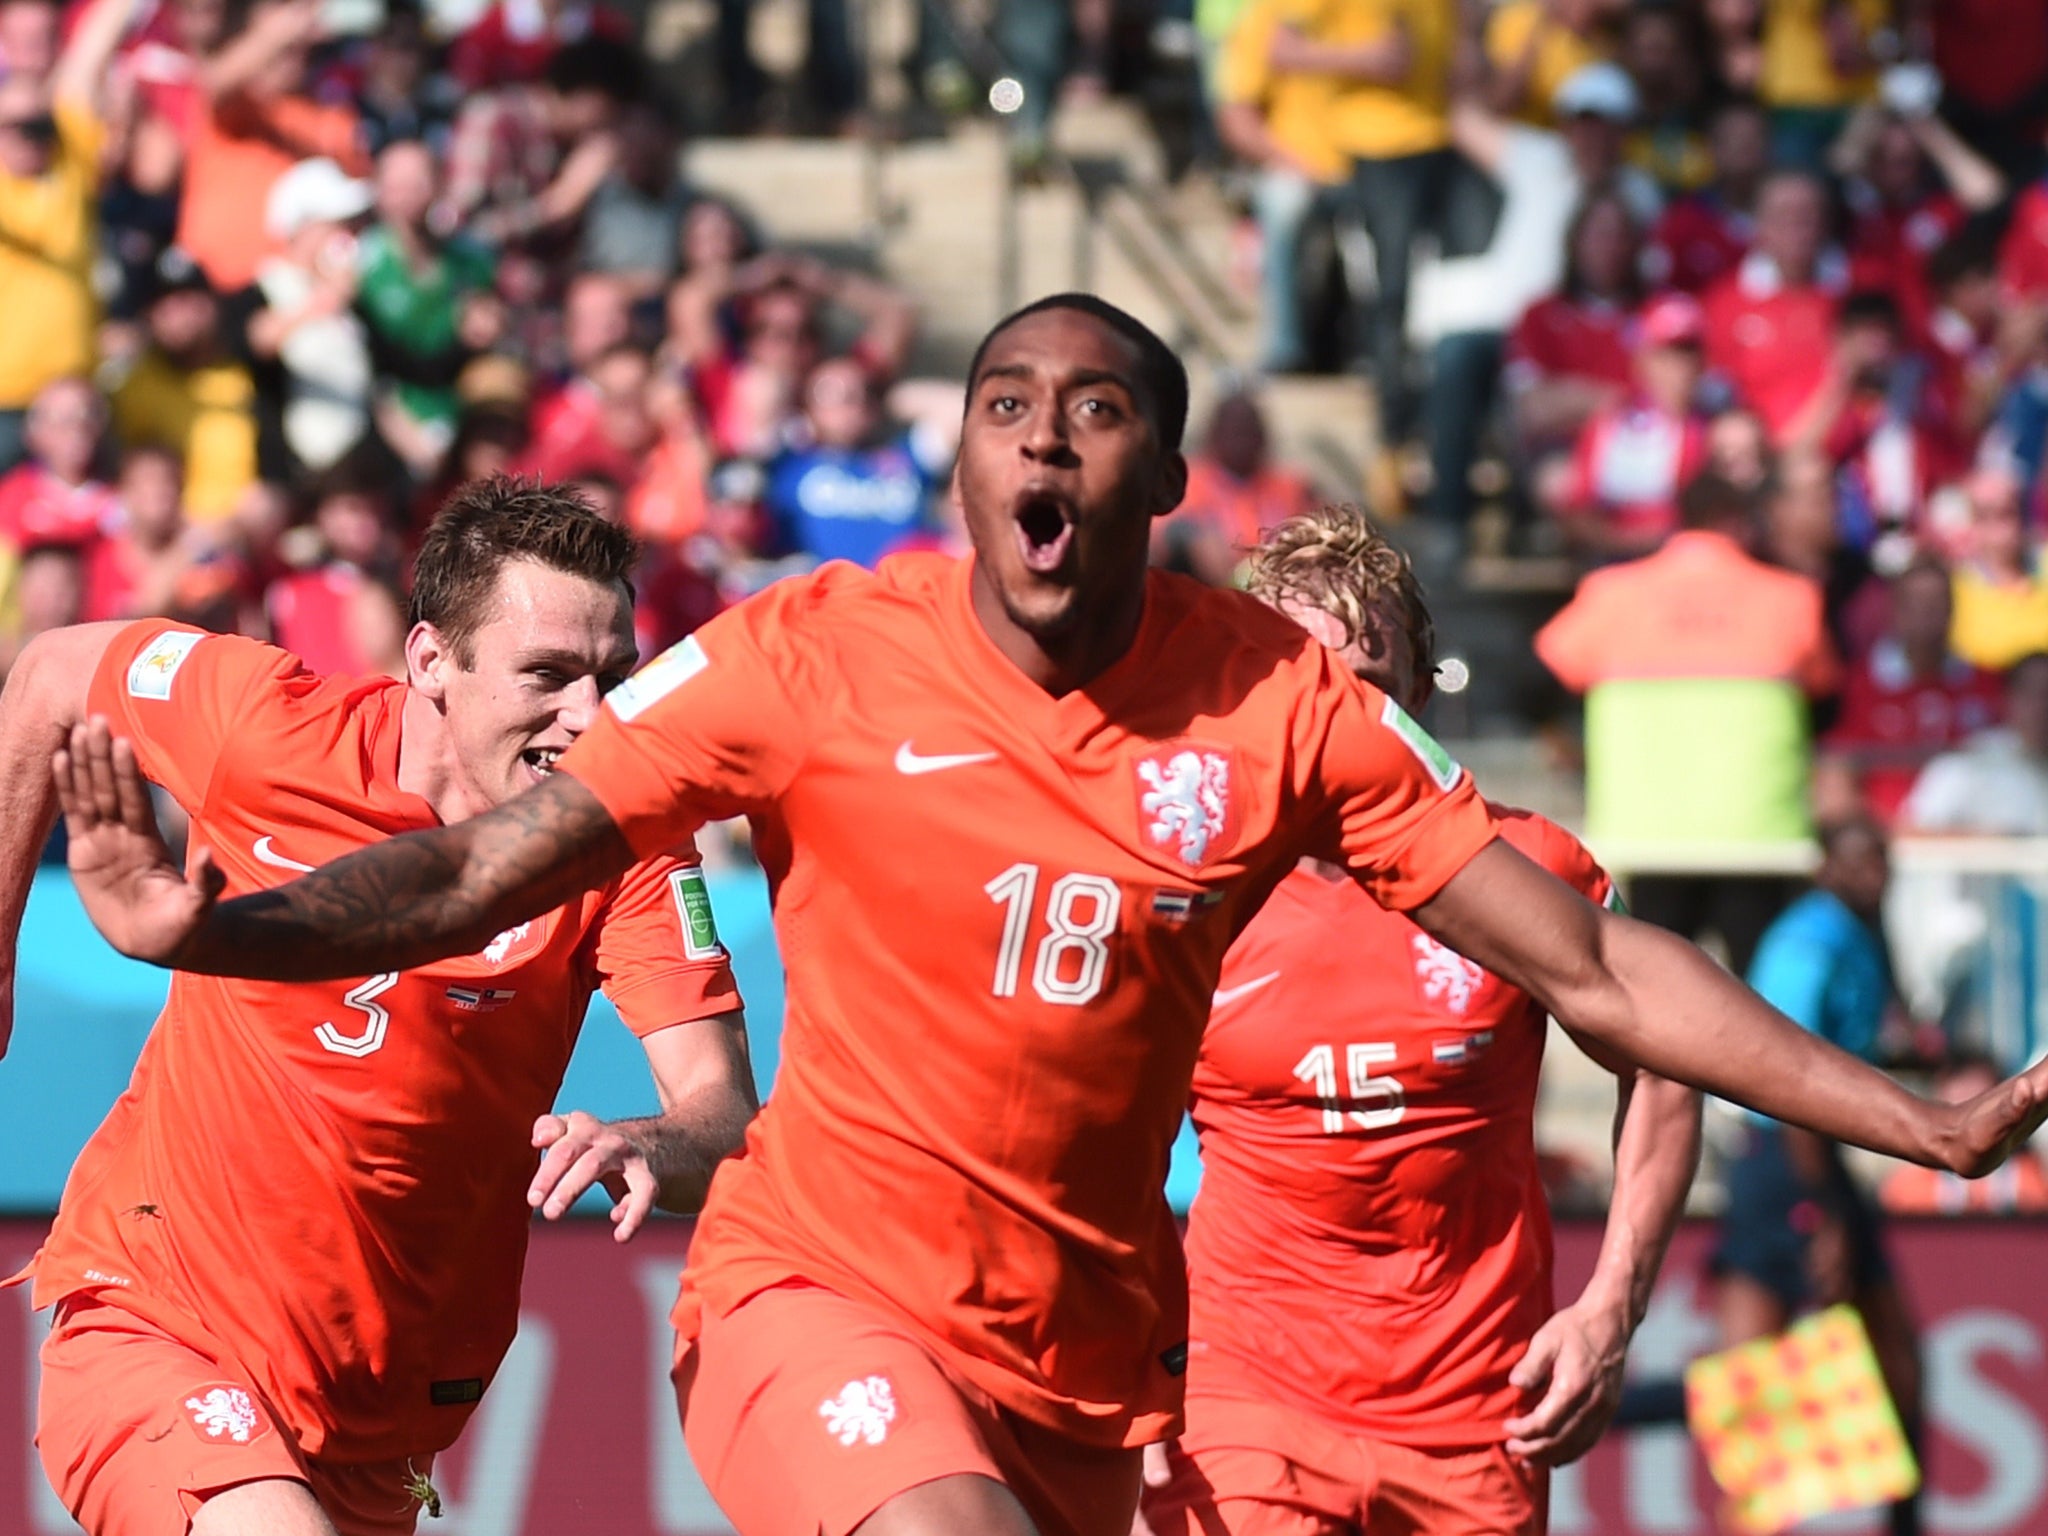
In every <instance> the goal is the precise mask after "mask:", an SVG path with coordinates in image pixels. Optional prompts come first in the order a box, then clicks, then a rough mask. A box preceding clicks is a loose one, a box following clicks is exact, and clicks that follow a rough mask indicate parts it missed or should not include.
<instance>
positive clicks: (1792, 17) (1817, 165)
mask: <svg viewBox="0 0 2048 1536" xmlns="http://www.w3.org/2000/svg"><path fill="white" fill-rule="evenodd" d="M1889 11H1890V5H1889V0H1765V4H1764V25H1763V57H1762V73H1761V76H1760V78H1759V80H1758V83H1757V95H1758V96H1760V97H1761V98H1762V99H1763V103H1764V105H1765V106H1767V107H1769V108H1770V109H1771V158H1772V159H1773V160H1776V161H1778V162H1779V163H1780V164H1784V165H1797V166H1804V167H1806V168H1807V169H1809V170H1821V169H1824V168H1825V167H1824V164H1823V160H1824V157H1825V156H1826V154H1827V148H1828V145H1829V144H1831V143H1833V142H1834V139H1835V135H1836V134H1838V133H1840V132H1841V130H1842V125H1843V124H1844V123H1845V122H1846V121H1847V120H1848V116H1849V109H1850V108H1851V107H1853V106H1855V105H1856V104H1857V103H1858V102H1860V101H1864V100H1866V99H1868V97H1869V96H1870V94H1871V92H1872V90H1873V89H1874V87H1875V86H1876V83H1877V76H1876V73H1875V71H1876V66H1877V63H1878V58H1877V55H1878V53H1880V52H1884V51H1887V49H1886V44H1887V42H1889V41H1892V40H1891V39H1888V38H1887V36H1886V29H1885V22H1886V20H1887V18H1888V15H1889Z"/></svg>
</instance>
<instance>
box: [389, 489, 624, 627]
mask: <svg viewBox="0 0 2048 1536" xmlns="http://www.w3.org/2000/svg"><path fill="white" fill-rule="evenodd" d="M639 558H640V544H639V541H638V540H637V539H635V538H634V537H633V535H632V534H630V533H628V532H626V530H625V529H623V528H621V527H619V526H618V525H617V524H615V523H608V522H606V521H605V520H604V518H603V517H601V516H599V515H598V511H597V509H596V508H595V507H593V506H592V505H591V504H590V502H589V501H588V500H587V499H586V498H585V497H584V496H583V495H582V494H581V493H580V492H578V491H576V490H574V489H572V488H570V487H568V486H565V485H547V484H543V483H542V482H540V481H538V480H531V479H525V478H522V477H519V476H515V475H492V476H490V477H489V478H488V479H484V480H473V481H471V482H470V483H469V484H468V485H465V486H464V487H462V489H461V490H459V491H457V492H456V493H455V494H454V495H453V496H452V497H450V498H449V500H448V502H447V504H446V505H445V506H443V507H442V508H441V510H440V512H439V514H438V515H436V517H435V518H434V521H433V522H432V524H431V525H429V527H428V528H427V536H426V537H425V538H424V539H422V540H421V541H420V552H419V558H418V559H417V560H416V561H415V562H414V565H413V578H412V622H413V623H415V624H431V625H433V626H434V628H435V629H437V630H438V631H440V634H441V638H442V639H443V640H445V641H446V642H447V644H448V648H449V650H450V651H452V652H453V653H454V656H455V659H456V661H457V662H459V663H460V664H461V665H463V666H465V667H467V666H469V665H471V664H472V662H473V661H474V660H475V652H474V650H473V648H472V647H473V642H474V641H475V638H476V632H477V631H478V630H479V629H481V628H482V627H483V623H484V618H485V615H486V613H487V612H488V610H489V607H490V602H491V595H492V594H493V593H494V592H496V591H497V587H498V571H499V568H500V567H502V566H503V565H504V564H505V563H506V562H507V561H508V560H531V561H533V562H534V563H535V564H537V565H544V566H546V567H547V568H548V569H549V570H553V571H562V572H564V573H566V574H568V575H570V576H582V577H584V578H586V579H588V580H590V581H594V582H597V583H599V584H600V585H602V586H612V585H614V584H619V585H623V586H625V587H626V589H627V590H628V591H629V592H630V591H631V590H632V582H631V580H630V578H631V576H632V572H633V566H634V563H635V562H636V561H638V559H639Z"/></svg>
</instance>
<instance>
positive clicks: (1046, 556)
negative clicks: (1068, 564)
mask: <svg viewBox="0 0 2048 1536" xmlns="http://www.w3.org/2000/svg"><path fill="white" fill-rule="evenodd" d="M1073 542H1074V514H1073V509H1072V508H1071V507H1070V506H1069V505H1068V502H1067V499H1066V498H1065V497H1064V496H1062V495H1060V494H1059V493H1058V492H1056V491H1051V490H1034V491H1027V492H1026V493H1025V494H1024V497H1023V499H1022V501H1021V502H1020V503H1019V504H1018V507H1017V548H1018V550H1019V551H1020V552H1021V553H1022V555H1023V557H1024V568H1025V569H1026V570H1027V571H1034V572H1036V573H1038V574H1039V575H1041V576H1044V575H1050V574H1051V573H1052V572H1054V571H1056V570H1058V569H1059V568H1060V566H1061V565H1062V564H1064V563H1065V561H1066V558H1067V551H1068V549H1069V548H1070V547H1072V545H1073Z"/></svg>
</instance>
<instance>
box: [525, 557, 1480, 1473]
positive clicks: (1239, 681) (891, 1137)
mask: <svg viewBox="0 0 2048 1536" xmlns="http://www.w3.org/2000/svg"><path fill="white" fill-rule="evenodd" d="M972 572H973V566H972V563H971V562H969V561H952V560H947V559H945V558H943V557H939V556H928V555H913V556H903V557H899V558H897V559H895V560H891V561H887V562H884V564H883V566H882V567H881V569H880V571H879V572H877V573H869V572H865V571H860V570H856V569H855V568H853V567H851V566H844V565H837V566H827V567H825V568H823V569H821V570H820V571H818V572H817V573H815V574H814V575H812V576H809V577H804V578H797V579H793V580H789V581H784V582H781V583H778V584H777V585H776V586H774V587H772V588H770V589H769V590H768V591H767V592H765V593H763V594H762V595H761V596H759V597H756V598H754V599H751V600H750V601H748V602H746V603H744V604H741V605H740V606H739V607H738V608H735V609H733V610H731V611H730V612H728V613H726V614H722V615H720V616H719V617H718V618H716V619H714V620H713V621H712V622H711V623H709V624H708V625H706V626H705V627H704V628H703V629H702V630H700V631H698V633H697V635H696V636H695V637H693V638H692V639H690V640H687V641H685V642H684V643H683V644H682V645H680V646H678V647H676V648H675V649H674V650H671V651H669V652H668V653H666V654H665V655H664V656H662V657H661V658H659V659H657V660H656V661H654V662H653V663H651V664H650V665H649V666H648V667H646V668H644V669H643V670H642V671H641V672H640V673H639V674H637V675H636V676H635V677H633V678H632V679H630V680H628V681H627V682H626V683H625V684H624V685H623V686H621V687H620V688H618V689H616V690H614V691H613V693H612V694H611V695H610V696H609V698H608V700H607V704H606V708H605V709H604V711H602V713H601V716H600V718H599V719H598V721H597V722H596V723H595V724H594V725H593V726H592V728H591V730H590V731H589V733H588V734H586V735H585V737H584V738H583V739H582V740H581V741H580V742H579V743H578V744H577V745H576V747H575V748H574V749H572V750H571V751H570V752H569V753H568V754H567V755H566V756H565V757H564V758H563V760H562V764H561V770H560V771H562V772H566V773H570V774H573V775H575V776H576V777H577V778H578V779H580V780H581V781H582V782H583V783H584V784H586V785H587V786H588V787H589V788H590V789H591V790H592V791H593V792H594V793H595V794H596V795H597V797H598V798H599V799H600V800H601V801H602V802H603V803H604V805H605V806H606V808H607V809H608V810H609V811H610V813H611V815H612V816H613V818H614V819H615V820H616V821H617V823H618V825H619V826H620V828H621V829H622V830H623V831H624V833H625V835H626V837H627V839H628V841H629V842H630V843H631V844H632V845H633V847H634V848H636V849H639V850H643V851H644V850H650V849H654V848H659V847H663V846H666V845H667V844H669V843H672V842H673V841H674V840H675V839H676V838H678V837H680V836H682V835H683V834H685V833H687V832H689V831H690V830H691V829H692V828H693V827H694V826H695V825H696V824H697V823H698V822H700V821H702V820H703V819H705V818H707V817H714V816H728V815H733V814H738V813H742V812H744V813H745V814H747V815H748V816H749V817H751V818H752V821H753V824H754V829H755V846H756V849H757V851H758V852H759V853H760V856H761V858H762V861H763V863H764V865H765V866H766V868H767V870H768V873H769V877H770V880H771V882H772V885H773V888H774V896H775V920H776V929H777V933H778V936H779V938H780V941H781V946H782V957H783V962H784V964H785V966H786V968H787V970H788V1014H787V1019H786V1022H785V1025H784V1038H783V1052H782V1067H781V1071H780V1075H779V1076H778V1078H777V1080H776V1084H775V1092H774V1095H773V1097H772V1098H771V1099H770V1101H769V1103H768V1105H767V1107H766V1108H765V1109H764V1111H763V1112H762V1114H761V1116H760V1117H759V1118H758V1119H757V1120H756V1122H755V1124H754V1126H753V1128H752V1130H751V1131H750V1133H749V1136H748V1139H747V1146H746V1151H745V1154H744V1156H742V1157H741V1158H739V1159H736V1160H734V1161H731V1162H728V1163H727V1164H726V1165H725V1166H724V1167H723V1168H721V1169H720V1171H719V1173H718V1176H717V1179H716V1180H715V1182H714V1185H713V1187H712V1190H711V1194H710V1197H709V1200H708V1202H707V1204H706V1207H705V1212H704V1216H703V1218H702V1220H701V1222H700V1223H699V1226H698V1231H697V1236H696V1239H695V1242H694V1245H693V1247H692V1250H691V1255H690V1266H689V1270H688V1271H687V1273H686V1275H685V1278H684V1290H683V1296H682V1299H681V1301H680V1303H679V1305H678V1309H677V1324H678V1328H679V1331H680V1332H681V1333H682V1335H683V1336H684V1337H685V1339H688V1338H690V1337H693V1336H694V1334H695V1332H696V1326H697V1318H698V1316H699V1315H700V1310H699V1309H700V1308H701V1307H707V1306H708V1307H710V1308H712V1309H713V1310H714V1312H716V1313H718V1314H720V1315H723V1314H724V1313H726V1312H729V1311H731V1310H732V1309H733V1308H735V1307H736V1306H738V1305H739V1304H740V1303H741V1302H742V1301H744V1300H745V1299H746V1298H747V1297H749V1296H751V1295H753V1294H755V1293H757V1292H759V1291H761V1290H764V1289H766V1288H768V1287H770V1286H774V1285H778V1284H785V1283H792V1282H794V1283H805V1282H808V1283H812V1284H817V1285H821V1286H825V1287H827V1288H829V1289H831V1290H834V1291H836V1292H839V1293H841V1294H843V1295H846V1296H848V1297H850V1298H852V1299H855V1300H858V1301H861V1302H863V1303H866V1304H870V1305H873V1306H875V1307H876V1308H877V1309H879V1310H882V1311H884V1312H885V1313H886V1314H888V1315H890V1316H892V1317H893V1318H894V1319H895V1320H896V1321H898V1322H899V1323H900V1324H901V1325H902V1326H904V1327H906V1328H908V1329H910V1330H912V1331H913V1332H914V1333H915V1334H917V1335H918V1336H920V1337H922V1338H923V1339H924V1340H925V1342H926V1343H927V1344H928V1345H929V1347H931V1348H932V1349H933V1351H934V1352H935V1353H936V1354H937V1355H938V1356H939V1357H940V1358H941V1359H942V1360H943V1361H944V1362H945V1363H946V1364H947V1365H948V1367H949V1368H951V1369H953V1370H954V1371H956V1372H957V1373H958V1374H959V1375H961V1376H962V1377H964V1378H966V1379H967V1380H969V1381H970V1382H972V1383H974V1384H976V1385H977V1386H978V1387H980V1388H981V1389H982V1390H984V1391H986V1392H988V1393H989V1394H990V1395H991V1396H992V1397H994V1398H995V1399H996V1400H997V1401H998V1402H1000V1403H1002V1404H1004V1405H1005V1406H1006V1407H1008V1408H1010V1409H1012V1410H1014V1411H1016V1412H1018V1413H1020V1414H1022V1415H1024V1416H1025V1417H1027V1418H1030V1419H1032V1420H1034V1421H1036V1422H1039V1423H1043V1424H1046V1425H1049V1426H1052V1427H1054V1428H1055V1429H1057V1430H1059V1431H1061V1432H1063V1433H1065V1434H1067V1435H1069V1436H1071V1437H1073V1438H1076V1439H1079V1440H1083V1441H1086V1442H1091V1443H1098V1444H1106V1445H1117V1444H1132V1445H1135V1444H1140V1443H1143V1442H1145V1441H1148V1440H1152V1439H1156V1438H1157V1437H1158V1436H1159V1435H1160V1434H1162V1433H1164V1432H1165V1431H1167V1430H1168V1429H1169V1428H1170V1427H1171V1426H1172V1424H1173V1422H1174V1418H1175V1415H1176V1414H1177V1411H1178V1408H1179V1401H1180V1380H1179V1373H1180V1370H1181V1366H1182V1357H1183V1354H1184V1342H1185V1339H1186V1337H1187V1334H1186V1318H1185V1275H1184V1273H1183V1269H1182V1261H1181V1255H1180V1248H1179V1242H1178V1237H1177V1233H1176V1231H1175V1226H1174V1222H1173V1217H1172V1215H1171V1213H1170V1212H1169V1211H1168V1209H1167V1206H1166V1202H1165V1198H1164V1195H1163V1193H1162V1187H1163V1183H1164V1177H1165V1171H1166V1162H1167V1153H1168V1148H1169V1146H1170V1144H1171V1142H1172V1139H1173V1136H1174V1132H1175V1130H1176V1128H1177V1126H1178V1123H1179V1119H1180V1115H1181V1112H1182V1109H1183V1107H1184V1105H1185V1104H1186V1102H1187V1088H1188V1081H1189V1075H1190V1073H1191V1072H1192V1070H1193V1067H1194V1061H1195V1053H1196V1049H1197V1046H1198V1044H1199V1042H1200V1038H1201V1033H1202V1026H1203V1023H1204V1021H1205V1020H1206V1019H1207V1017H1208V1012H1209V998H1210V993H1211V991H1212V990H1213V989H1214V987H1215V985H1216V978H1217V973H1218V970H1219V968H1220V967H1221V965H1222V961H1223V954H1224V950H1225V949H1226V948H1227V947H1228V945H1229V942H1230V940H1231V939H1232V938H1233V937H1234V936H1235V935H1236V933H1237V931H1238V929H1239V928H1240V927H1241V926H1242V925H1243V924H1244V922H1245V921H1246V919H1247V918H1248V917H1249V916H1250V915H1251V913H1252V912H1253V911H1254V910H1255V909H1256V908H1257V906H1258V904H1259V902H1260V901H1262V900H1263V899H1264V898H1265V896H1266V894H1267V893H1268V892H1269V891H1271V890H1272V889H1273V887H1274V886H1275V885H1277V884H1278V883H1279V881H1280V880H1281V878H1282V877H1283V876H1284V875H1285V874H1286V872H1287V871H1288V870H1289V869H1291V868H1292V867H1293V865H1294V863H1295V861H1296V859H1297V858H1298V857H1299V856H1301V855H1302V854H1304V853H1308V852H1316V853H1319V854H1320V855H1321V856H1323V857H1325V858H1328V859H1331V860H1334V861H1342V862H1345V863H1348V864H1349V865H1351V866H1352V867H1353V868H1354V869H1355V870H1356V871H1357V876H1358V878H1359V879H1360V880H1361V881H1362V882H1364V883H1365V885H1366V886H1367V888H1368V889H1370V890H1371V891H1373V892H1374V894H1375V895H1377V896H1378V897H1379V899H1381V900H1382V901H1385V902H1387V903H1389V904H1392V905H1395V906H1399V907H1411V906H1414V905H1416V904H1418V903H1420V902H1423V901H1425V900H1427V899H1428V898H1429V897H1431V896H1432V895H1434V894H1435V893H1436V892H1437V891H1438V890H1439V889H1440V888H1441V886H1442V885H1443V883H1444V882H1445V881H1446V880H1448V879H1449V878H1450V877H1451V876H1452V875H1453V874H1454V873H1455V872H1456V871H1457V870H1458V869H1459V868H1460V867H1462V866H1463V865H1464V864H1465V862H1466V861H1467V860H1468V859H1470V858H1471V857H1472V856H1473V855H1474V854H1475V853H1476V852H1477V851H1478V850H1479V849H1480V848H1481V847H1482V846H1483V845H1485V844H1486V843H1487V842H1488V841H1489V840H1490V839H1491V838H1492V837H1493V834H1494V826H1493V819H1492V817H1491V815H1490V814H1489V812H1488V811H1487V809H1486V807H1485V805H1484V803H1483V802H1481V801H1480V799H1479V798H1478V796H1477V795H1476V794H1475V793H1474V792H1473V790H1472V787H1471V782H1470V779H1469V777H1467V776H1466V775H1465V774H1463V773H1462V772H1461V770H1459V768H1458V767H1457V765H1456V764H1454V763H1452V762H1451V761H1450V760H1449V759H1448V758H1447V757H1445V756H1444V755H1443V753H1442V751H1441V749H1440V748H1438V747H1437V746H1436V744H1435V743H1433V742H1431V741H1430V740H1429V738H1428V737H1427V736H1425V735H1423V734H1422V733H1421V731H1420V730H1419V729H1417V728H1416V727H1415V726H1414V725H1413V724H1412V723H1411V722H1409V721H1408V719H1407V717H1406V716H1405V715H1402V714H1401V713H1400V712H1399V711H1398V710H1395V709H1393V707H1392V706H1391V705H1390V704H1388V702H1387V701H1386V700H1385V699H1384V698H1383V697H1382V696H1381V695H1380V694H1378V693H1376V692H1374V691H1372V690H1370V689H1368V688H1366V687H1365V686H1364V685H1362V684H1360V683H1358V682H1357V681H1356V680H1355V679H1353V678H1352V677H1350V676H1349V675H1348V674H1346V673H1345V672H1344V671H1343V669H1342V667H1341V666H1340V665H1339V664H1338V663H1337V662H1336V661H1335V659H1334V658H1333V657H1332V656H1331V655H1330V653H1329V652H1327V651H1325V650H1324V649H1323V648H1322V647H1321V646H1319V645H1317V644H1315V643H1314V642H1313V641H1312V640H1310V639H1309V638H1308V637H1307V635H1306V634H1304V633H1303V632H1302V631H1301V630H1300V629H1299V628H1297V627H1296V626H1295V625H1294V624H1292V623H1291V622H1289V621H1288V620H1286V619H1284V618H1281V617H1280V616H1278V615H1276V614H1273V613H1271V612H1269V611H1268V610H1266V609H1265V608H1264V607H1262V606H1261V605H1260V604H1258V603H1257V602H1255V601H1253V600H1252V599H1250V598H1248V597H1246V596H1244V595H1243V594H1242V593H1232V592H1212V591H1209V590H1207V589H1205V588H1203V587H1201V586H1199V585H1197V584H1196V583H1193V582H1190V581H1187V580H1184V579H1182V578H1179V577H1170V576H1165V575H1154V576H1152V577H1151V578H1150V580H1149V585H1148V587H1147V596H1146V603H1145V612H1144V617H1143V621H1142V624H1141V627H1140V629H1139V632H1138V635H1137V637H1136V640H1135V641H1134V643H1133V644H1132V646H1131V648H1130V650H1129V651H1128V652H1127V653H1126V654H1125V655H1124V656H1123V657H1122V658H1121V659H1120V660H1119V661H1118V662H1117V663H1116V664H1115V665H1114V666H1112V667H1111V668H1110V669H1109V670H1107V671H1106V672H1104V673H1103V674H1102V675H1101V676H1099V677H1097V678H1096V679H1095V680H1094V681H1092V682H1090V683H1089V684H1088V685H1087V686H1086V687H1085V688H1082V689H1079V690H1077V691H1075V692H1072V693H1069V694H1066V695H1065V696H1063V697H1053V696H1052V695H1050V694H1048V693H1046V692H1045V691H1044V690H1043V689H1041V688H1039V687H1038V686H1037V685H1035V684H1034V683H1032V682H1031V681H1030V680H1029V679H1028V678H1027V677H1026V676H1025V675H1024V674H1023V673H1021V672H1020V671H1018V670H1017V668H1016V667H1014V666H1013V665H1012V664H1011V663H1010V662H1009V661H1008V660H1007V659H1005V658H1004V657H1003V655H1002V654H1001V653H1000V652H998V651H997V650H996V648H995V646H994V644H993V643H992V642H991V641H990V640H989V638H988V636H987V633H986V632H985V631H984V630H983V629H982V627H981V625H980V622H979V621H978V619H977V618H976V617H975V615H974V612H973V608H972V604H971V598H970V583H971V581H972ZM790 1347H791V1348H792V1349H793V1350H801V1349H802V1348H803V1347H804V1344H803V1341H802V1340H796V1339H793V1340H791V1341H790Z"/></svg>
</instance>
